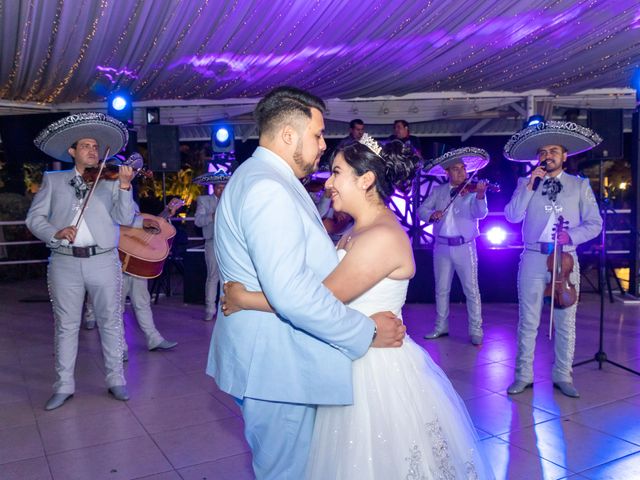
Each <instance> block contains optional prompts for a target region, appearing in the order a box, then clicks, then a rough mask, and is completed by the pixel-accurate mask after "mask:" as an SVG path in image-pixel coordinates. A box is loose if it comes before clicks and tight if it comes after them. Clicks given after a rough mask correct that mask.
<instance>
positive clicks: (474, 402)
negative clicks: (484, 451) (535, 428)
mask: <svg viewBox="0 0 640 480" xmlns="http://www.w3.org/2000/svg"><path fill="white" fill-rule="evenodd" d="M465 404H466V405H467V409H468V410H469V415H471V418H472V419H473V423H474V424H475V426H476V427H478V428H480V429H481V430H484V431H485V432H488V433H490V434H491V435H501V434H503V433H506V432H509V431H514V430H520V429H522V428H524V427H528V426H530V425H533V424H536V423H540V422H544V421H547V420H550V419H552V418H554V417H553V415H551V414H549V413H548V412H545V411H544V410H539V409H537V408H531V407H530V406H528V405H523V404H521V403H517V402H514V401H512V400H511V399H510V398H507V397H506V396H503V395H499V394H497V393H492V394H490V395H485V396H483V397H477V398H471V399H469V400H466V401H465Z"/></svg>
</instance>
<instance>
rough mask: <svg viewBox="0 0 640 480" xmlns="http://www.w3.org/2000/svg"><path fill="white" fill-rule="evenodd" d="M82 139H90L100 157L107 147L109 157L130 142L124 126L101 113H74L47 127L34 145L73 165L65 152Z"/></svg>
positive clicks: (71, 159)
mask: <svg viewBox="0 0 640 480" xmlns="http://www.w3.org/2000/svg"><path fill="white" fill-rule="evenodd" d="M81 138H93V139H94V140H95V141H96V142H98V148H99V149H100V155H103V154H104V152H105V150H106V148H107V147H109V150H110V152H111V155H115V154H116V153H118V152H119V151H120V150H122V149H123V148H124V146H125V145H126V144H127V142H128V141H129V132H128V131H127V127H125V126H124V124H123V123H121V122H119V121H118V120H116V119H115V118H113V117H110V116H108V115H105V114H104V113H95V112H90V113H77V114H74V115H69V116H68V117H64V118H62V119H60V120H58V121H57V122H54V123H52V124H51V125H49V126H48V127H47V128H45V129H44V130H42V131H41V132H40V133H39V134H38V136H37V137H36V139H35V140H34V141H33V143H34V144H35V145H36V147H38V148H39V149H40V150H42V151H43V152H44V153H46V154H47V155H49V156H51V157H53V158H55V159H57V160H60V161H63V162H73V157H72V156H71V155H69V152H68V151H67V150H68V149H69V147H71V145H73V144H74V143H75V142H77V141H78V140H80V139H81Z"/></svg>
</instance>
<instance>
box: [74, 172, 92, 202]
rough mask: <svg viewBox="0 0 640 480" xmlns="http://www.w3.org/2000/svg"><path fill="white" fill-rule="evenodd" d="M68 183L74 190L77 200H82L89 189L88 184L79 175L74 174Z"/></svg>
mask: <svg viewBox="0 0 640 480" xmlns="http://www.w3.org/2000/svg"><path fill="white" fill-rule="evenodd" d="M69 185H71V186H72V187H73V188H74V189H75V191H76V198H77V199H78V200H82V199H83V198H84V196H85V195H86V194H87V192H88V191H89V186H88V185H87V184H86V183H85V181H84V180H83V179H82V177H81V176H80V175H76V176H75V177H73V178H72V179H71V180H70V181H69Z"/></svg>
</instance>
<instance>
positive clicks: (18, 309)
mask: <svg viewBox="0 0 640 480" xmlns="http://www.w3.org/2000/svg"><path fill="white" fill-rule="evenodd" d="M45 295H46V288H45V284H44V280H38V281H28V282H17V283H11V284H0V298H2V301H1V302H0V333H1V335H0V479H3V480H12V479H16V480H27V479H51V478H53V479H56V480H74V479H78V480H87V479H92V480H94V479H95V480H97V479H110V480H124V479H138V478H144V479H156V480H160V479H162V480H171V479H185V480H186V479H189V480H191V479H193V480H203V479H208V480H214V479H232V480H243V479H249V478H252V474H251V469H250V454H249V453H248V447H247V445H246V443H245V442H244V440H243V436H242V420H241V418H240V416H239V412H238V408H237V407H236V405H235V404H234V402H233V401H232V400H231V399H230V398H229V397H228V396H226V394H224V393H221V392H220V391H219V390H218V389H217V388H216V386H215V385H214V382H213V380H211V379H210V378H208V377H207V376H206V375H205V374H204V364H205V361H206V356H207V351H208V347H209V339H210V335H211V330H212V328H213V325H212V324H210V323H205V322H202V321H201V320H200V317H201V313H202V309H201V307H199V306H194V305H183V304H182V299H181V297H169V298H161V300H160V303H159V304H158V305H157V306H154V313H155V317H156V323H157V325H158V328H159V330H160V331H161V332H162V333H163V335H164V336H165V337H166V338H168V339H171V340H177V341H178V342H180V344H179V345H178V347H177V348H176V349H175V350H174V351H170V352H165V353H157V352H148V351H147V350H146V348H145V344H144V338H143V336H142V333H141V332H140V331H139V329H138V328H137V325H136V324H135V321H134V320H133V318H132V316H131V312H130V308H129V307H127V313H126V315H125V322H126V331H127V334H126V335H127V340H128V342H129V345H130V350H129V352H130V353H129V362H128V364H127V366H126V375H127V381H128V382H129V389H130V393H131V400H130V401H129V402H126V403H123V402H118V401H116V400H113V399H112V398H110V397H109V396H108V395H107V392H106V389H105V387H104V385H103V372H102V369H103V366H102V358H101V354H100V347H99V338H98V332H97V330H92V331H86V330H82V331H81V334H80V350H79V355H78V361H77V368H76V383H77V392H76V394H75V396H74V398H73V399H72V400H71V401H69V402H68V403H67V404H66V405H64V406H63V407H62V408H60V409H58V410H54V411H52V412H45V411H44V410H43V408H42V407H43V405H44V403H45V401H46V400H47V398H48V397H49V395H50V394H51V383H52V381H53V341H52V338H53V324H52V317H51V311H50V305H49V304H48V303H45V302H38V301H33V300H39V299H40V300H43V299H44V296H45ZM24 300H30V301H27V302H25V301H24ZM404 316H405V321H406V323H407V325H408V331H409V334H410V335H411V336H412V337H413V338H414V339H416V341H418V342H419V343H420V344H422V345H424V346H425V347H426V348H427V350H428V351H429V353H430V354H431V355H432V357H433V358H434V360H435V361H436V362H437V363H438V364H439V365H440V366H441V367H442V368H443V369H444V370H445V371H446V373H447V374H448V375H449V377H450V378H451V380H452V382H453V383H454V385H455V387H456V388H457V390H458V392H459V393H460V395H461V396H462V397H463V399H464V400H465V402H466V404H467V407H468V409H469V412H470V414H471V417H472V418H473V420H474V422H475V425H476V427H477V428H478V432H479V434H480V436H481V438H483V443H484V444H485V446H486V449H487V451H488V454H489V456H490V459H491V462H492V465H493V468H494V470H495V473H496V477H497V478H499V479H516V480H520V479H523V480H530V479H531V480H533V479H538V478H540V479H542V478H545V479H560V478H572V479H583V478H587V479H621V480H622V479H638V478H640V377H638V376H635V375H633V374H630V373H627V372H626V371H624V370H621V369H619V368H616V367H614V366H612V365H609V364H605V365H604V368H603V369H602V370H599V369H598V365H597V364H596V363H590V364H588V365H584V366H580V367H577V368H576V369H575V372H574V373H575V385H576V387H577V388H578V389H579V390H580V393H581V395H582V396H581V398H580V399H570V398H567V397H564V396H562V394H560V393H559V392H558V391H557V390H554V389H553V388H552V383H551V381H550V376H551V363H552V358H553V349H552V344H551V343H550V341H549V340H548V338H546V336H544V335H539V338H538V345H537V349H536V353H537V356H536V361H535V370H536V384H535V388H534V389H533V390H527V391H526V393H523V394H521V395H518V396H515V397H509V396H507V395H506V393H505V389H506V387H507V386H508V384H509V383H510V382H511V380H512V378H513V365H514V357H515V334H516V319H517V306H516V305H515V304H485V305H484V320H485V342H484V345H482V347H480V348H477V347H473V346H472V345H471V344H470V343H469V341H468V338H467V336H466V334H465V332H466V314H465V308H464V305H459V304H458V305H452V318H451V335H450V336H449V337H445V338H441V339H438V340H432V341H425V340H422V335H424V333H426V332H427V331H428V330H430V329H431V328H432V326H433V316H434V307H433V305H422V304H412V305H407V306H406V307H405V311H404ZM605 319H606V322H605V348H604V350H605V351H606V352H607V354H608V355H609V357H610V358H611V359H612V360H614V361H616V362H619V363H622V364H624V365H626V366H629V367H631V368H633V369H636V370H640V306H634V305H626V306H625V305H622V304H621V303H615V304H609V303H607V304H606V315H605ZM598 321H599V297H597V296H596V295H594V294H584V295H583V299H582V303H581V304H580V307H579V310H578V339H577V348H576V360H582V359H589V358H593V355H594V353H595V352H596V351H597V349H598ZM546 322H547V320H544V321H543V325H544V326H545V328H546V326H547V323H546ZM541 331H543V329H542V328H541Z"/></svg>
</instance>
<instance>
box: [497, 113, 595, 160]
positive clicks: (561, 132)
mask: <svg viewBox="0 0 640 480" xmlns="http://www.w3.org/2000/svg"><path fill="white" fill-rule="evenodd" d="M600 142H602V138H601V137H600V135H598V134H597V133H596V132H594V131H593V130H591V129H590V128H587V127H583V126H582V125H578V124H577V123H573V122H559V121H555V120H549V121H548V122H541V123H538V124H536V125H531V126H530V127H526V128H523V129H522V130H520V131H519V132H518V133H516V134H514V135H513V136H512V137H511V138H510V139H509V141H508V142H507V144H506V145H505V146H504V156H505V158H507V159H509V160H512V161H514V162H530V161H532V160H537V159H538V149H539V148H540V147H544V146H545V145H561V146H563V147H565V148H566V149H567V156H571V155H577V154H578V153H582V152H586V151H588V150H591V149H592V148H594V147H596V146H597V145H598V144H600Z"/></svg>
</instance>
